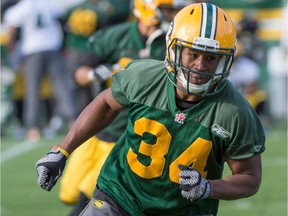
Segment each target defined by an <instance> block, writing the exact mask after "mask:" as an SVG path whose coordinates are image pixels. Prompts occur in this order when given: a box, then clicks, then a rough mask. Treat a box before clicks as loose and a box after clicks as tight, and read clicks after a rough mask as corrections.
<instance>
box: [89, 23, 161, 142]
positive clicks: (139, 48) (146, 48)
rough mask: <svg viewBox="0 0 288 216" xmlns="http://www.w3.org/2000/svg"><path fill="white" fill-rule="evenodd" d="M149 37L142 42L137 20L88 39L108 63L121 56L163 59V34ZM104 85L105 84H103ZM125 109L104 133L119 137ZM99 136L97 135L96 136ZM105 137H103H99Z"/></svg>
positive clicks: (124, 124)
mask: <svg viewBox="0 0 288 216" xmlns="http://www.w3.org/2000/svg"><path fill="white" fill-rule="evenodd" d="M156 34H157V35H158V36H156V37H155V34H154V35H152V36H151V38H152V37H153V38H154V37H155V39H154V40H150V39H147V41H149V42H150V44H145V42H143V39H142V36H141V35H140V34H139V31H138V28H137V22H129V23H122V24H118V25H115V26H112V27H109V28H104V29H101V30H99V31H97V32H96V33H95V34H94V35H93V36H91V37H90V39H89V44H90V45H89V46H90V48H91V51H93V52H94V53H96V55H97V56H98V57H100V58H102V59H105V60H106V61H107V62H108V63H111V64H115V63H117V62H118V60H119V59H121V58H124V57H126V58H131V59H140V58H153V59H159V60H163V59H164V58H165V47H166V43H165V34H164V33H161V32H159V31H157V32H156ZM105 87H106V86H105ZM127 119H128V113H127V110H124V111H122V112H121V113H120V114H119V115H118V116H117V118H116V119H115V120H114V121H113V123H112V124H111V125H110V126H108V127H107V128H105V129H104V132H105V133H106V134H110V135H112V136H113V137H115V138H119V137H120V136H121V135H122V133H123V132H124V130H125V128H126V125H127ZM98 137H99V136H98ZM100 138H101V139H105V137H103V136H102V137H100Z"/></svg>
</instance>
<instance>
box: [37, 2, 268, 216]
mask: <svg viewBox="0 0 288 216" xmlns="http://www.w3.org/2000/svg"><path fill="white" fill-rule="evenodd" d="M235 42H236V33H235V27H234V24H233V22H232V20H231V19H230V17H229V16H228V14H227V13H226V12H225V11H223V10H222V9H221V8H219V7H217V6H215V5H213V4H209V3H197V4H191V5H189V6H187V7H185V8H184V9H182V10H180V12H178V13H177V15H176V16H175V18H174V19H173V22H172V23H171V26H170V29H169V31H168V33H167V35H166V47H167V52H166V58H165V60H164V61H159V60H152V59H147V60H145V59H142V60H135V61H133V62H132V63H130V64H128V66H127V67H126V68H125V69H124V70H121V71H119V72H118V73H116V74H114V75H113V77H112V86H111V88H108V89H107V90H105V91H103V92H101V93H100V94H99V95H98V96H97V97H96V98H95V99H94V101H93V102H92V103H90V104H89V105H88V106H87V107H86V108H85V110H84V111H83V112H82V113H81V115H80V116H79V118H78V119H77V120H76V122H75V124H74V125H73V127H72V128H71V130H70V131H69V132H68V134H67V136H66V137H65V138H64V139H63V141H62V142H61V143H60V144H59V146H55V147H54V148H53V149H52V150H51V151H50V152H49V153H48V154H47V155H46V156H45V157H43V158H42V159H40V160H39V161H38V162H37V164H36V167H37V168H36V169H37V176H38V179H37V182H38V184H39V185H40V186H41V187H42V188H43V189H45V190H48V191H49V190H51V189H52V187H53V186H54V184H55V183H56V181H57V179H58V178H59V177H60V175H61V173H62V170H63V169H64V166H65V162H66V160H67V158H68V157H69V154H71V153H72V152H73V151H74V150H75V149H76V148H77V147H78V146H79V145H80V144H81V143H83V141H84V140H86V139H88V138H89V137H90V136H92V135H93V134H94V133H95V132H99V131H101V130H103V128H105V127H106V126H107V125H109V124H110V123H111V122H112V121H113V119H114V118H115V117H116V116H117V115H118V113H119V112H120V111H121V110H122V109H123V108H124V107H126V108H128V109H129V119H128V123H127V128H126V130H125V132H124V134H123V135H122V136H121V138H120V139H119V140H118V141H117V142H116V144H115V146H114V148H113V149H112V151H111V153H110V154H109V156H108V158H107V159H106V161H105V163H104V165H103V167H102V169H101V172H100V175H99V176H98V179H97V187H96V189H95V192H94V195H93V198H92V199H91V201H90V202H89V204H88V205H87V206H86V208H85V209H84V210H83V212H82V213H81V214H80V215H85V216H88V215H110V216H111V215H113V216H114V215H115V216H116V215H117V216H119V215H125V216H126V215H137V216H138V215H165V216H166V215H177V216H179V215H201V216H205V215H206V216H208V215H213V216H215V215H217V211H218V205H219V200H221V199H223V200H235V199H240V198H244V197H249V196H252V195H254V194H255V193H256V192H257V191H258V189H259V187H260V183H261V175H262V171H261V153H262V152H263V151H264V150H265V135H264V131H263V127H262V125H261V122H260V120H259V118H258V116H257V114H256V113H255V111H254V109H253V108H252V107H251V106H250V105H249V103H248V102H247V100H246V99H245V98H244V97H243V96H242V95H241V94H240V93H239V92H238V91H237V90H236V89H235V88H234V87H233V85H232V84H231V83H230V82H229V81H228V80H227V76H228V75H229V69H230V67H231V65H232V62H233V56H234V52H235ZM225 162H226V163H227V164H228V166H229V168H230V170H231V175H227V176H225V177H222V174H223V173H222V172H223V168H224V163H225Z"/></svg>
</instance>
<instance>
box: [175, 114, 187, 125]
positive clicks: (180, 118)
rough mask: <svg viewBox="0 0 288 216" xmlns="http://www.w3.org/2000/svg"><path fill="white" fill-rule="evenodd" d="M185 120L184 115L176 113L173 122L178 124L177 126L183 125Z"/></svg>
mask: <svg viewBox="0 0 288 216" xmlns="http://www.w3.org/2000/svg"><path fill="white" fill-rule="evenodd" d="M185 118H186V116H185V114H184V113H178V114H176V115H175V119H174V121H175V122H177V123H179V124H184V120H185Z"/></svg>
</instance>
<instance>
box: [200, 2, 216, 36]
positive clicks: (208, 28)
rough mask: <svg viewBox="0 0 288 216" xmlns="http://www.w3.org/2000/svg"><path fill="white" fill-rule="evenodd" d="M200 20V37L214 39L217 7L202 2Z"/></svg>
mask: <svg viewBox="0 0 288 216" xmlns="http://www.w3.org/2000/svg"><path fill="white" fill-rule="evenodd" d="M201 7H202V21H201V31H200V32H201V34H200V37H205V38H211V39H215V36H216V29H217V14H218V11H217V7H215V5H212V4H206V3H202V4H201Z"/></svg>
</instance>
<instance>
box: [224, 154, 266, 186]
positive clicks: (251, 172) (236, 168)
mask: <svg viewBox="0 0 288 216" xmlns="http://www.w3.org/2000/svg"><path fill="white" fill-rule="evenodd" d="M227 163H228V165H229V167H230V170H231V171H232V174H233V175H235V174H240V175H241V174H242V175H247V176H250V177H251V178H252V179H253V180H254V181H255V184H260V182H261V176H262V162H261V155H255V156H253V157H250V158H246V159H243V160H231V159H227Z"/></svg>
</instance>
